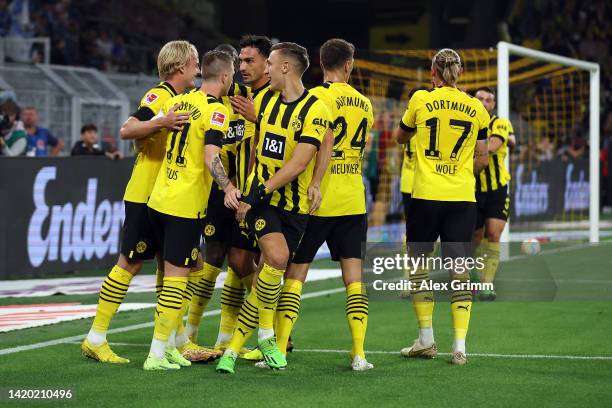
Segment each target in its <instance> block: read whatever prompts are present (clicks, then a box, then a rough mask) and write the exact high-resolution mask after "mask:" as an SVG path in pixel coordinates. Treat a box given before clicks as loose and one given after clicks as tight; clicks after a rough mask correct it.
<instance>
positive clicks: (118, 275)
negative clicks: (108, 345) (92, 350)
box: [88, 265, 133, 345]
mask: <svg viewBox="0 0 612 408" xmlns="http://www.w3.org/2000/svg"><path fill="white" fill-rule="evenodd" d="M132 277H133V276H132V274H131V273H129V272H128V271H126V270H125V269H123V268H121V267H119V266H117V265H115V266H114V267H113V269H112V270H111V271H110V273H109V274H108V276H107V277H106V279H104V283H102V288H101V289H100V295H99V298H98V308H97V309H96V317H95V318H94V321H93V324H92V326H91V328H92V331H93V332H94V333H92V336H91V337H92V338H91V339H90V338H89V335H88V339H89V340H90V342H92V343H93V345H99V344H102V343H103V342H104V341H105V340H106V332H107V331H108V326H110V322H111V319H112V318H113V316H114V315H115V313H117V309H118V308H119V305H120V304H121V303H122V302H123V299H124V298H125V295H126V293H127V291H128V287H129V286H130V282H131V280H132ZM95 334H98V336H95ZM96 337H97V338H96Z"/></svg>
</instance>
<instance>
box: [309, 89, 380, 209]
mask: <svg viewBox="0 0 612 408" xmlns="http://www.w3.org/2000/svg"><path fill="white" fill-rule="evenodd" d="M310 92H311V93H312V94H313V95H316V97H317V98H319V99H320V100H321V101H323V102H325V104H326V105H327V108H328V109H329V111H330V113H331V116H332V125H331V127H332V128H333V130H334V147H333V152H332V158H331V161H330V164H329V167H328V168H327V171H326V172H325V176H324V177H323V180H322V182H321V192H322V194H323V200H322V202H321V207H320V208H319V209H318V210H317V212H316V213H315V215H317V216H319V217H335V216H342V215H355V214H365V212H366V203H365V188H364V186H363V178H362V176H361V161H362V158H363V149H364V147H365V145H366V142H367V139H368V136H369V134H370V128H371V127H372V124H373V122H374V113H373V109H372V103H371V102H370V100H369V99H368V98H366V97H365V96H363V95H362V94H360V93H359V92H358V91H357V90H356V89H355V88H353V87H352V86H350V85H349V84H347V83H343V82H333V83H332V82H326V83H324V84H323V85H321V86H317V87H315V88H313V89H311V90H310Z"/></svg>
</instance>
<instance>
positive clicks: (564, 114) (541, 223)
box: [351, 43, 599, 242]
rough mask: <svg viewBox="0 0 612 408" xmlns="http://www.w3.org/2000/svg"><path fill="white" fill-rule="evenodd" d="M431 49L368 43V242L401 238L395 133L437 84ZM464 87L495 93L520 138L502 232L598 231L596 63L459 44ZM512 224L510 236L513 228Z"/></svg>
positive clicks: (361, 68) (362, 63)
mask: <svg viewBox="0 0 612 408" xmlns="http://www.w3.org/2000/svg"><path fill="white" fill-rule="evenodd" d="M434 54H435V50H405V51H396V50H394V51H377V52H368V51H362V52H359V53H358V54H357V58H356V60H355V64H354V71H353V75H352V79H351V81H352V84H353V86H355V87H356V88H357V89H358V90H359V91H361V92H362V93H364V94H365V95H367V96H368V97H369V98H370V99H371V100H372V103H373V105H374V110H375V117H376V122H375V125H374V127H373V129H372V133H371V137H370V142H369V143H368V146H367V148H366V151H365V153H364V181H365V184H366V190H367V201H368V213H369V216H370V220H369V222H370V232H369V237H368V239H369V240H370V241H394V242H399V241H401V240H402V236H403V234H404V223H403V206H402V196H401V193H400V176H401V167H402V160H403V158H404V156H405V154H404V151H403V150H402V148H401V147H400V146H398V145H397V144H396V143H395V142H394V141H393V139H392V132H393V130H394V129H395V128H396V127H397V126H398V123H399V121H400V119H401V117H402V114H403V112H404V110H405V108H406V105H407V102H408V99H409V94H410V92H411V90H413V89H415V88H419V87H430V86H431V75H430V66H431V58H432V57H433V55H434ZM459 54H460V55H461V57H462V61H463V66H464V73H463V75H462V76H461V78H460V80H459V83H458V87H459V88H461V89H462V90H464V91H467V92H471V91H473V90H475V89H477V88H478V87H481V86H488V87H491V88H493V89H494V90H496V91H497V109H496V111H497V114H498V116H500V117H505V118H508V119H509V120H510V121H511V123H512V125H513V128H514V134H515V137H516V141H517V146H516V148H515V149H513V150H512V151H511V153H510V154H509V155H508V159H507V160H508V162H507V165H508V169H509V171H510V174H511V181H510V185H509V191H510V197H511V203H510V220H509V223H508V228H507V229H506V232H505V236H504V238H505V239H503V240H505V241H508V240H511V241H519V240H523V239H525V238H532V237H536V238H539V239H543V240H547V239H554V240H556V239H583V238H590V240H591V241H597V239H598V225H599V219H598V214H599V202H598V201H599V198H598V197H599V79H598V78H599V66H598V65H597V64H593V63H588V62H584V61H578V60H572V59H569V58H564V57H559V56H556V55H552V54H547V53H543V52H539V51H533V50H529V49H526V48H523V47H518V46H514V45H511V44H507V43H500V45H499V46H498V49H487V50H485V49H465V50H459ZM508 230H509V231H510V233H509V235H508V232H507V231H508Z"/></svg>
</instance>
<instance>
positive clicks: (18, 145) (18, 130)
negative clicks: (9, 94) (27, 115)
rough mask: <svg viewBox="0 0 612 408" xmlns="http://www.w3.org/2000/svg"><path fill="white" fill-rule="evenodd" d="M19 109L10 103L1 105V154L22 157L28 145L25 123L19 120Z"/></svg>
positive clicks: (13, 103)
mask: <svg viewBox="0 0 612 408" xmlns="http://www.w3.org/2000/svg"><path fill="white" fill-rule="evenodd" d="M18 116H19V107H18V106H17V104H16V103H15V102H12V101H8V102H5V103H3V104H2V105H0V154H1V155H4V156H22V155H23V154H24V153H25V151H26V147H27V145H28V139H27V136H26V132H25V129H24V127H23V123H22V122H21V121H19V120H17V118H18Z"/></svg>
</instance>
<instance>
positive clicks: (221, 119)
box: [210, 111, 225, 126]
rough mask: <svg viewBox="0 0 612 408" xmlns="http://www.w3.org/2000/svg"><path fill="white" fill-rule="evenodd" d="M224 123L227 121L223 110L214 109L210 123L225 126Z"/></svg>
mask: <svg viewBox="0 0 612 408" xmlns="http://www.w3.org/2000/svg"><path fill="white" fill-rule="evenodd" d="M224 123H225V115H224V114H223V113H221V112H217V111H214V112H213V113H212V116H211V117H210V124H211V125H217V126H223V124H224Z"/></svg>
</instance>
